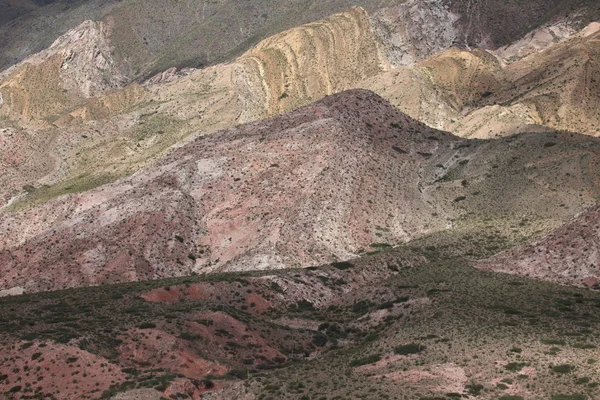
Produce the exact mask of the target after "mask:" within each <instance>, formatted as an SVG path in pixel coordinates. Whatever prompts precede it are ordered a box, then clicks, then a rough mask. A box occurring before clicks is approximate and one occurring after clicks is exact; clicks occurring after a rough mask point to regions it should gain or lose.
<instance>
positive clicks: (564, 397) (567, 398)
mask: <svg viewBox="0 0 600 400" xmlns="http://www.w3.org/2000/svg"><path fill="white" fill-rule="evenodd" d="M550 399H551V400H587V399H588V397H587V396H586V395H585V394H579V393H577V394H555V395H553V396H552V397H551V398H550Z"/></svg>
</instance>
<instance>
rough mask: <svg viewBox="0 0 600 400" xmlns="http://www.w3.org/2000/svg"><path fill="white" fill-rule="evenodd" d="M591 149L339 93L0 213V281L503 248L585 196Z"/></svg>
mask: <svg viewBox="0 0 600 400" xmlns="http://www.w3.org/2000/svg"><path fill="white" fill-rule="evenodd" d="M599 151H600V142H599V141H598V140H597V139H594V138H588V137H585V136H581V135H575V134H553V135H551V136H549V135H548V134H544V133H542V134H524V135H519V136H515V137H512V138H509V139H506V140H502V141H466V140H464V139H460V138H458V137H454V136H452V135H450V134H448V133H445V132H441V131H436V130H434V129H432V128H429V127H427V126H426V125H424V124H422V123H419V122H417V121H415V120H412V119H411V118H409V117H407V116H406V115H404V114H402V113H400V112H398V111H397V110H396V109H395V108H394V107H393V106H391V105H390V104H389V103H388V102H386V101H385V100H384V99H383V98H381V97H379V96H377V95H375V94H374V93H372V92H368V91H347V92H343V93H341V94H338V95H335V96H330V97H327V98H326V99H324V100H322V101H320V102H317V103H315V104H313V105H310V106H307V107H303V108H300V109H298V110H296V111H293V112H291V113H288V114H282V115H280V116H277V117H275V118H273V119H269V120H265V121H261V122H255V123H251V124H247V125H243V126H240V127H236V128H232V129H230V130H228V131H224V132H220V133H218V134H215V135H208V136H202V137H199V138H197V139H195V140H194V141H192V142H190V143H188V144H186V145H184V146H182V147H180V148H178V149H176V150H175V151H173V152H172V153H171V154H170V155H169V156H167V157H166V158H165V159H164V160H163V161H161V162H160V163H159V164H157V165H155V166H153V167H150V168H148V169H144V170H142V171H140V172H138V173H136V174H134V175H133V176H132V177H130V178H126V179H122V180H120V181H117V182H116V183H113V184H109V185H105V186H102V187H100V188H97V189H93V190H90V191H87V192H84V193H81V194H71V195H64V196H60V197H57V198H55V199H52V200H50V201H48V202H46V203H44V204H41V205H38V206H34V207H31V208H28V209H24V210H21V211H15V212H11V213H4V214H3V215H2V218H1V219H0V229H2V231H3V232H5V233H6V235H5V236H4V237H3V238H2V242H1V243H2V248H1V253H0V258H1V260H2V261H1V262H0V265H1V268H2V272H3V274H2V281H1V282H2V287H3V288H4V289H10V288H17V289H14V290H20V289H18V288H21V289H24V290H25V291H27V292H30V291H39V290H51V289H59V288H66V287H75V286H81V285H90V284H101V283H112V282H123V281H137V280H146V279H156V278H159V277H170V276H181V275H189V274H191V273H193V272H194V273H202V272H209V271H222V270H228V271H231V270H255V269H280V268H290V267H300V266H309V265H316V264H320V263H324V262H330V261H336V260H343V259H348V258H352V257H355V256H357V255H359V254H361V253H365V252H369V251H371V250H372V249H374V248H378V247H389V246H391V245H395V244H399V243H403V242H406V241H408V240H411V239H415V238H419V237H422V236H424V235H439V234H441V233H443V232H452V234H453V235H454V236H455V237H456V238H460V241H465V242H469V240H470V238H472V237H477V236H479V235H482V234H483V232H487V234H485V236H489V237H490V240H489V242H490V243H489V244H488V245H487V246H488V247H489V248H490V250H494V249H496V250H499V249H501V248H504V247H506V246H508V245H511V244H514V243H518V242H519V241H521V240H525V239H527V238H529V237H532V236H535V235H539V234H541V233H543V232H547V231H548V230H550V229H552V228H554V227H556V226H558V225H559V224H560V223H562V222H564V221H565V220H568V219H569V218H570V217H571V216H572V215H573V214H575V213H578V212H580V211H582V210H583V209H584V208H586V207H589V206H590V205H592V204H594V203H595V202H596V201H597V199H598V197H599V196H598V195H599V193H598V190H599V186H598V175H597V168H596V166H597V164H598V160H597V158H598V152H599ZM557 171H560V172H561V173H560V174H557ZM507 187H509V188H510V190H507ZM490 229H491V232H490ZM483 247H485V246H483Z"/></svg>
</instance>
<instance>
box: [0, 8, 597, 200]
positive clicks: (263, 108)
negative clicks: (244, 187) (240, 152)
mask: <svg viewBox="0 0 600 400" xmlns="http://www.w3.org/2000/svg"><path fill="white" fill-rule="evenodd" d="M585 15H587V14H585ZM588 17H589V16H588ZM456 18H457V15H455V14H453V13H452V12H450V9H448V8H445V7H444V6H443V4H441V3H437V2H433V3H427V2H421V1H413V2H408V3H405V4H402V5H399V6H396V7H391V8H385V9H379V10H377V11H375V12H373V13H371V14H369V13H368V12H367V11H366V10H365V9H361V8H353V9H349V10H347V11H345V12H342V13H339V14H335V15H332V16H330V17H328V18H326V19H324V20H321V21H317V22H314V23H310V24H307V25H303V26H300V27H297V28H294V29H291V30H288V31H284V32H281V33H279V34H277V35H274V36H272V37H270V38H268V39H266V40H264V41H262V42H260V43H259V44H258V45H256V46H255V47H253V48H251V49H249V50H248V51H247V52H245V53H244V54H242V55H241V56H240V57H239V58H237V59H236V60H235V61H234V62H232V63H229V64H219V65H216V66H214V67H209V68H205V69H190V68H187V69H181V70H177V69H175V68H170V69H168V70H165V71H163V72H161V73H159V74H157V75H155V76H154V77H152V78H151V79H149V80H147V81H145V82H143V83H142V84H141V85H140V84H137V83H134V84H130V85H126V82H127V78H126V75H122V74H121V73H120V72H119V71H120V67H119V61H118V56H117V55H116V53H115V52H114V49H113V47H112V45H111V39H110V32H111V29H112V28H110V26H109V25H108V24H107V23H105V22H98V23H95V22H86V23H84V24H82V25H81V26H79V27H78V28H76V29H73V30H72V31H70V32H68V33H67V34H66V35H65V36H64V37H61V38H59V39H58V40H56V42H55V44H54V45H53V46H52V47H51V48H49V49H48V50H46V51H43V52H42V53H40V54H36V55H33V56H31V57H30V58H29V59H27V60H26V61H24V62H23V63H20V64H17V65H15V66H14V67H12V68H10V69H8V70H7V71H5V72H3V73H2V74H0V97H1V99H0V115H1V117H0V127H1V129H3V131H4V132H5V134H4V135H3V145H2V151H3V154H4V155H3V159H2V160H3V166H4V168H5V170H6V171H10V173H7V174H4V175H2V176H0V182H1V183H2V185H1V186H0V187H1V189H0V195H1V197H2V198H3V199H4V205H5V206H6V205H12V206H11V207H13V208H15V207H16V208H19V207H28V206H30V205H31V204H37V203H40V202H44V201H47V200H49V199H51V198H53V197H56V196H58V195H61V194H64V193H71V192H81V191H84V190H86V189H89V188H93V187H97V186H98V185H101V184H104V183H107V182H112V181H114V180H116V179H118V178H120V177H124V176H128V175H131V174H132V173H134V172H135V171H137V170H139V169H140V168H143V167H145V166H147V165H148V164H149V163H152V162H154V161H155V160H160V159H161V158H162V157H164V156H165V155H166V154H167V153H168V152H169V151H170V150H169V149H170V148H171V147H172V146H174V145H176V144H177V143H179V142H181V141H186V140H191V139H192V138H193V137H195V136H197V135H201V134H210V133H214V132H216V131H218V130H220V129H225V128H229V127H232V126H234V125H236V124H239V123H245V122H250V121H255V120H259V119H261V118H266V117H269V116H272V115H275V114H277V113H279V112H285V111H290V110H293V109H295V108H297V107H300V106H303V105H306V104H309V103H311V102H313V101H316V100H318V99H321V98H323V97H324V96H326V95H329V94H333V93H336V92H339V91H342V90H347V89H351V88H365V89H369V90H373V91H375V92H377V93H378V94H380V95H382V96H383V97H384V98H386V99H388V100H389V101H390V102H391V103H392V104H393V105H395V106H396V107H398V108H399V109H400V110H401V111H403V112H404V113H406V114H407V115H409V116H411V117H413V118H415V119H418V120H420V121H422V122H425V123H426V124H428V125H430V126H432V127H435V128H438V129H441V130H447V131H450V132H452V133H454V134H456V135H459V136H467V137H478V138H488V137H498V136H507V135H512V134H515V133H520V132H542V131H546V132H552V131H554V130H571V131H579V132H582V133H586V134H590V135H595V134H597V126H598V123H599V122H598V115H597V112H596V111H595V110H596V109H597V108H595V107H594V104H596V102H597V93H596V92H597V79H596V78H595V74H597V73H598V68H597V65H596V63H595V61H594V60H595V57H594V54H595V52H596V51H597V50H596V47H597V43H598V40H597V36H598V32H597V25H595V24H591V25H589V26H588V27H587V28H585V29H584V30H582V31H578V26H579V25H580V24H581V18H582V17H581V15H580V14H575V15H574V16H571V17H569V18H560V19H558V20H556V21H554V22H549V23H547V24H544V25H542V26H541V27H539V28H538V29H537V30H536V31H534V32H537V33H535V34H532V36H526V37H525V38H523V39H522V40H521V41H519V42H517V43H514V44H512V45H510V46H508V47H505V48H502V49H499V50H497V51H496V52H488V51H484V50H480V49H479V50H470V51H469V50H464V49H463V50H461V49H459V48H450V47H451V46H452V45H453V44H454V43H456V40H457V38H459V37H460V35H461V29H462V28H460V24H459V22H458V20H457V19H456ZM586 18H587V17H586ZM457 24H459V25H457ZM421 28H423V29H421ZM548 32H552V34H548ZM556 32H558V33H556ZM548 35H549V36H550V37H551V38H552V39H548ZM532 43H534V44H532ZM448 48H449V49H448ZM446 49H448V50H446ZM532 49H533V50H532ZM440 52H441V53H440ZM73 54H76V55H77V56H76V57H73ZM515 54H517V55H516V56H515ZM525 55H527V57H525ZM522 57H525V58H522ZM561 60H562V61H561ZM569 60H571V61H569ZM550 65H551V66H552V68H548V66H550ZM40 77H42V78H41V79H40ZM307 77H311V78H310V80H309V79H308V78H307ZM532 77H537V78H532ZM567 77H568V78H567ZM524 88H525V89H524ZM526 88H529V89H526ZM579 110H586V111H585V112H584V113H579ZM27 154H36V157H28V156H27Z"/></svg>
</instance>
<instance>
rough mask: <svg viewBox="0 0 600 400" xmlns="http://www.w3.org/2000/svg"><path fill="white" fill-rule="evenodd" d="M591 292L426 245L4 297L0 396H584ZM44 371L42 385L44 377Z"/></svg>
mask: <svg viewBox="0 0 600 400" xmlns="http://www.w3.org/2000/svg"><path fill="white" fill-rule="evenodd" d="M598 304H600V297H599V296H598V294H597V293H596V292H594V291H591V290H584V289H578V288H573V287H560V286H558V285H555V284H550V283H545V282H539V281H535V280H531V279H524V278H522V277H518V276H511V275H506V274H497V273H492V272H486V271H481V270H477V269H475V268H472V267H471V266H470V265H468V264H466V263H464V262H463V261H460V260H453V259H452V258H449V257H448V256H447V255H446V254H444V253H443V252H441V253H440V252H438V251H437V250H435V249H431V248H427V247H410V248H401V249H396V250H394V251H385V252H381V253H378V254H374V255H371V256H367V257H363V258H361V259H358V260H353V261H352V262H343V263H336V264H333V265H324V266H321V267H313V268H309V269H302V270H285V271H268V272H254V273H233V274H209V275H207V276H203V277H201V276H192V277H187V278H178V279H168V280H161V281H154V282H143V283H135V284H120V285H106V286H103V287H98V288H85V289H76V290H68V291H58V292H51V293H40V294H34V295H24V296H16V297H8V298H3V299H0V305H1V307H0V321H2V325H1V326H0V339H1V340H0V360H1V361H2V363H0V390H1V391H2V392H3V394H2V396H3V398H6V399H24V398H28V397H33V396H37V397H47V398H48V397H54V398H57V399H84V398H94V399H97V398H103V399H108V398H111V399H129V400H133V399H157V400H158V399H160V398H161V397H162V398H165V397H166V398H168V397H177V398H181V399H199V398H202V399H223V400H225V399H232V398H238V399H248V400H257V399H261V398H286V399H294V400H300V399H305V398H306V397H310V398H313V397H316V398H323V397H325V398H334V397H336V396H339V397H342V398H357V397H360V398H363V399H369V400H377V399H381V398H386V397H389V398H394V397H396V398H398V399H403V400H409V399H429V398H457V397H459V396H462V397H465V398H471V399H482V400H483V399H485V400H492V399H503V400H504V399H511V400H512V399H518V398H543V399H547V398H550V399H552V398H553V397H554V399H563V398H575V399H589V398H594V397H596V396H597V394H598V385H596V382H598V381H599V380H600V374H599V373H598V370H597V368H595V367H594V365H595V363H596V361H595V360H596V359H597V354H598V350H597V346H598V345H600V342H599V340H598V332H600V327H599V326H598V322H597V321H598V316H599V313H600V308H599V307H598ZM50 378H51V379H50Z"/></svg>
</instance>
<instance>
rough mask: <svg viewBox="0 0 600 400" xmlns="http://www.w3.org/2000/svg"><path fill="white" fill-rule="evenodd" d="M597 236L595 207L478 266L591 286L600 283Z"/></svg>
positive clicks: (599, 228) (599, 227)
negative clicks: (547, 233) (540, 237)
mask: <svg viewBox="0 0 600 400" xmlns="http://www.w3.org/2000/svg"><path fill="white" fill-rule="evenodd" d="M599 237H600V208H599V207H598V206H595V207H592V208H591V209H589V210H588V211H586V212H584V213H583V214H581V215H579V216H578V217H575V218H574V219H573V220H572V221H571V222H569V223H567V224H566V225H564V226H562V227H560V228H558V229H556V230H555V231H554V232H552V233H550V234H549V235H547V236H545V237H543V238H542V239H540V240H538V241H537V242H536V243H534V244H533V245H526V246H521V247H519V248H516V249H513V250H510V251H507V252H504V253H501V254H499V255H497V256H495V257H492V258H490V259H489V260H486V261H483V262H481V263H479V265H477V267H478V268H481V269H489V270H493V271H499V272H506V273H510V274H518V275H526V276H530V277H532V278H537V279H544V280H548V281H551V282H557V283H562V284H567V285H578V286H590V287H594V286H597V285H598V283H599V282H600V248H599V247H598V239H599Z"/></svg>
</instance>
